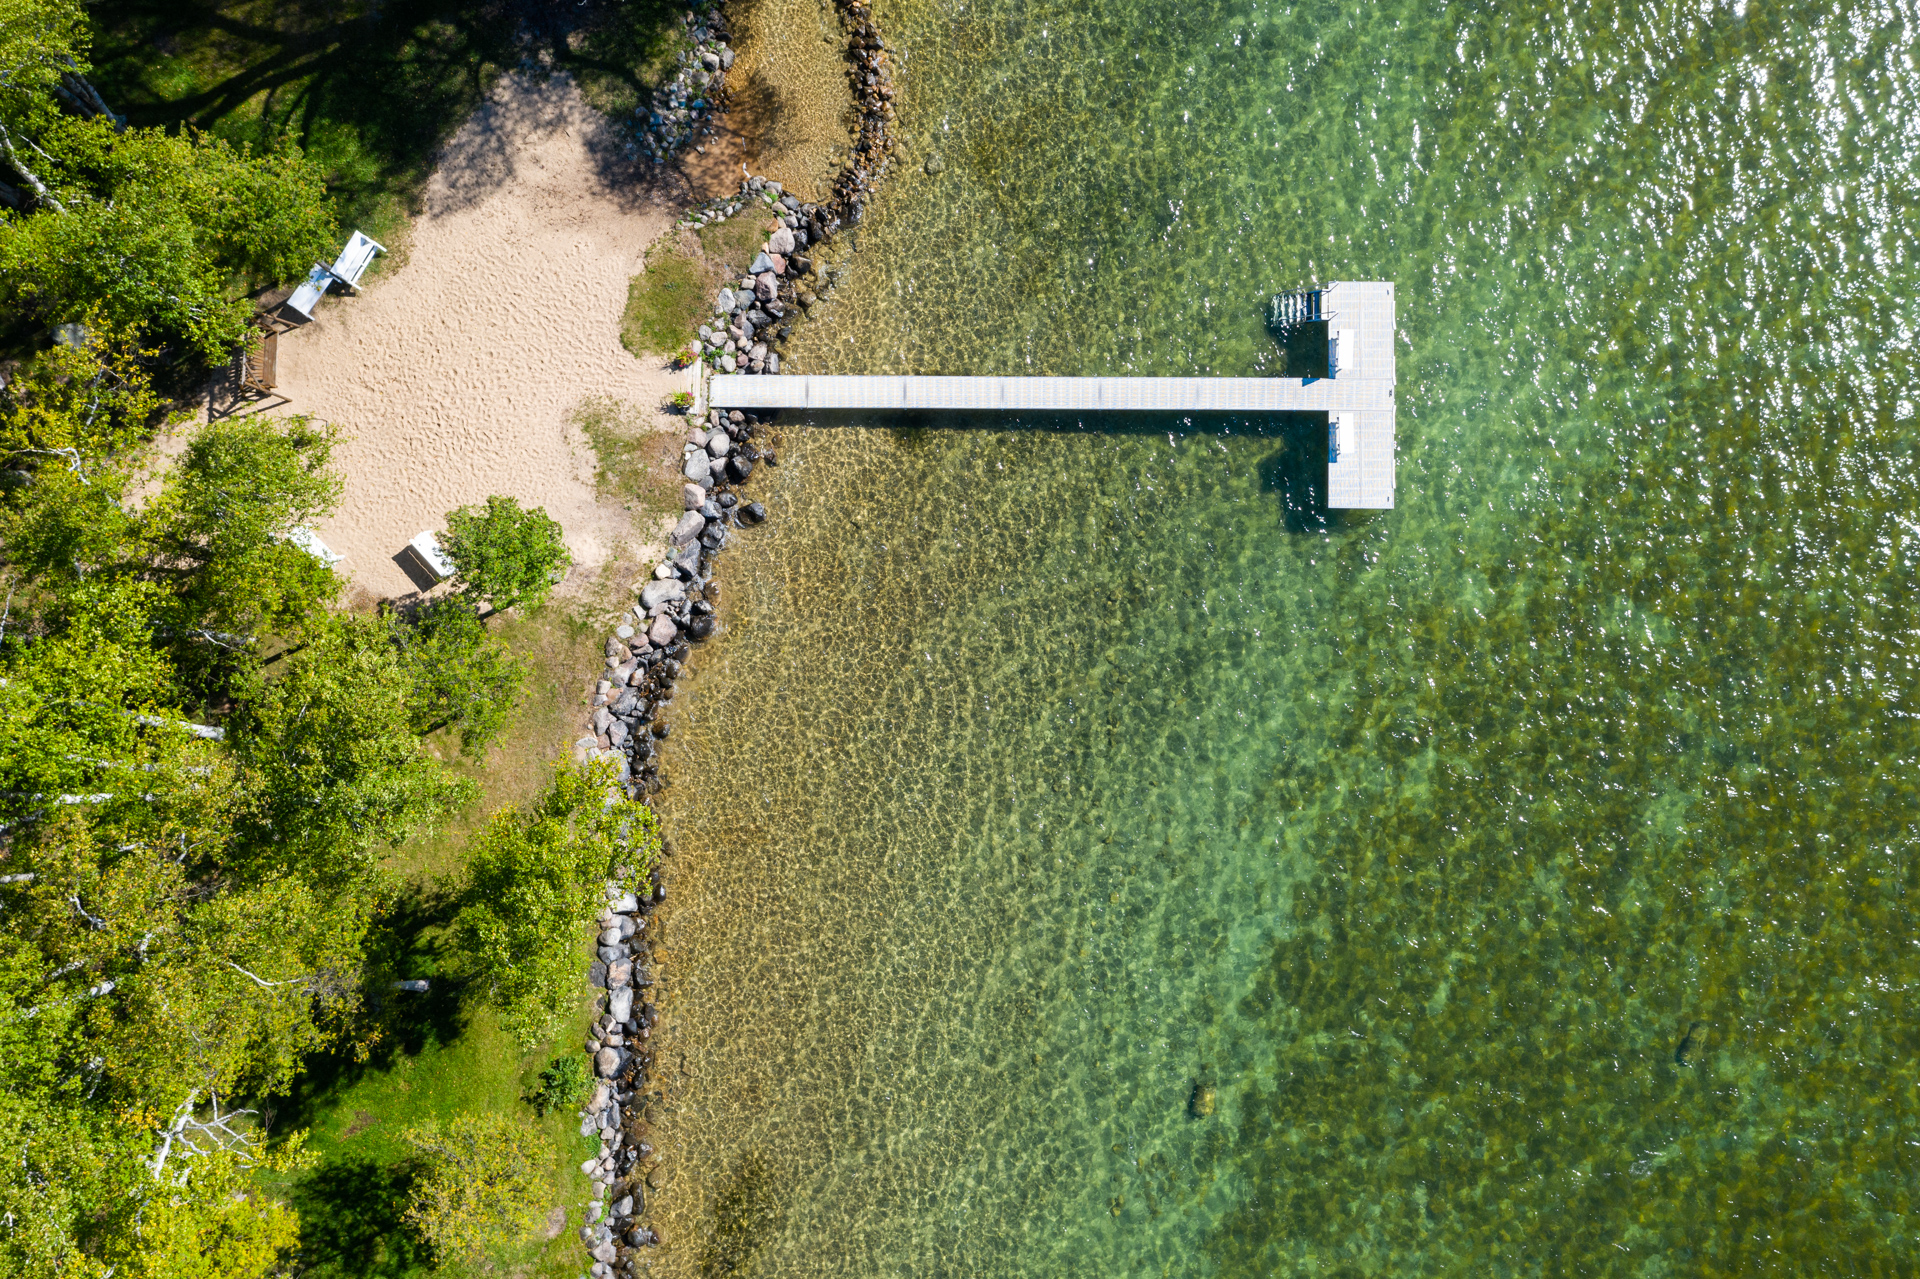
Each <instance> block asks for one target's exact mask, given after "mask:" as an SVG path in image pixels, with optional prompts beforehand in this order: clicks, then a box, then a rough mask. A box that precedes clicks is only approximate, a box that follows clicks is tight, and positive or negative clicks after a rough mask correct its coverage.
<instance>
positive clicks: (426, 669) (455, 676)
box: [393, 596, 527, 755]
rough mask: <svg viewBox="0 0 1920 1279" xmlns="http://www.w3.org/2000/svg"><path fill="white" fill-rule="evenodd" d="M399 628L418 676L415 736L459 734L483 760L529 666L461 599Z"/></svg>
mask: <svg viewBox="0 0 1920 1279" xmlns="http://www.w3.org/2000/svg"><path fill="white" fill-rule="evenodd" d="M393 627H394V630H393V633H394V639H395V642H396V643H397V644H399V645H400V647H401V650H402V651H403V652H404V653H405V654H406V656H407V661H408V663H409V665H410V666H411V668H412V670H413V672H414V684H413V698H412V702H411V705H412V716H413V720H412V722H413V728H414V731H415V732H418V733H422V734H425V733H432V732H436V731H438V730H439V729H442V728H454V729H458V730H459V733H460V747H461V750H462V751H463V752H465V753H466V754H469V755H478V754H479V753H480V752H481V751H482V750H484V749H485V748H486V746H487V744H488V743H489V742H491V741H493V739H494V738H495V737H497V736H499V734H500V730H501V729H502V728H504V727H505V726H506V722H507V716H508V714H509V713H511V712H512V710H513V708H514V706H515V704H517V703H518V702H519V700H520V695H521V689H522V687H523V686H524V684H525V682H526V677H527V664H526V662H525V661H523V660H522V659H520V658H518V657H515V656H514V655H513V654H512V653H510V652H508V651H507V646H506V645H505V644H503V643H501V642H500V641H499V640H498V639H495V638H494V637H493V636H491V635H489V634H488V633H487V627H486V623H485V622H483V621H481V620H480V618H479V616H478V615H477V614H476V613H475V612H474V611H473V609H472V607H471V606H470V605H469V604H468V602H467V601H466V600H465V599H463V598H461V597H459V596H443V597H442V598H440V599H436V600H431V601H429V602H428V603H426V604H425V605H423V606H421V608H420V609H419V610H418V611H417V612H416V613H415V614H414V615H413V616H412V617H411V618H400V617H395V618H394V619H393Z"/></svg>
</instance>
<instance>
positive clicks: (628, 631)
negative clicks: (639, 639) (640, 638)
mask: <svg viewBox="0 0 1920 1279" xmlns="http://www.w3.org/2000/svg"><path fill="white" fill-rule="evenodd" d="M613 633H614V635H615V637H617V638H619V639H623V640H627V639H632V638H633V628H632V627H631V626H616V627H614V628H613Z"/></svg>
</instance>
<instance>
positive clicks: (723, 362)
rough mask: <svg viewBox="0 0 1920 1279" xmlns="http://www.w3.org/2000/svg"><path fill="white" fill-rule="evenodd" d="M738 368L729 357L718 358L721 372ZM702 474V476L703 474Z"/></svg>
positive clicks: (729, 371) (737, 364)
mask: <svg viewBox="0 0 1920 1279" xmlns="http://www.w3.org/2000/svg"><path fill="white" fill-rule="evenodd" d="M739 367H740V362H739V361H738V360H736V359H734V358H733V357H732V356H731V355H723V356H721V357H720V369H721V371H722V372H725V373H732V372H734V371H736V370H737V369H738V368H739ZM688 465H692V464H691V463H689V464H688ZM702 474H704V472H703V473H702ZM688 478H689V479H691V478H692V477H691V476H689V477H688Z"/></svg>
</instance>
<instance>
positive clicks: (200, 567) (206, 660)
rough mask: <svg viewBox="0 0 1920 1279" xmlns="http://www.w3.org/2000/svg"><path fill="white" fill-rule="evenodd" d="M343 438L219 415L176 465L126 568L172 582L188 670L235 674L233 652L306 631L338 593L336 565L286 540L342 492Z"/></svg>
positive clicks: (290, 423) (309, 426) (303, 423)
mask: <svg viewBox="0 0 1920 1279" xmlns="http://www.w3.org/2000/svg"><path fill="white" fill-rule="evenodd" d="M335 440H336V432H335V431H334V430H333V429H332V428H331V427H322V426H317V425H315V424H314V423H313V422H312V421H311V420H310V419H308V418H304V417H295V418H289V419H286V420H284V421H274V420H271V419H263V418H232V419H227V420H224V421H219V422H210V423H208V424H207V425H206V426H203V427H201V428H200V429H199V431H198V432H196V433H195V435H194V436H193V438H192V440H191V441H190V442H189V443H188V445H187V448H186V452H185V453H183V454H182V455H181V457H180V459H179V461H178V462H177V463H176V464H175V465H174V466H173V467H172V468H171V469H170V470H169V471H168V472H167V474H166V477H165V479H164V480H163V482H162V484H161V489H160V493H159V495H158V496H157V497H155V499H154V500H153V501H152V502H151V503H150V504H149V505H148V507H147V509H146V510H145V511H144V512H143V513H142V515H141V516H140V517H139V519H138V522H137V530H138V531H137V543H136V544H135V545H134V546H133V547H132V548H131V549H130V560H129V562H128V564H127V565H126V567H127V568H129V569H130V570H132V571H137V572H139V573H141V574H142V575H144V576H150V577H153V578H155V579H157V580H159V581H162V582H164V583H166V585H167V586H168V588H169V592H170V596H171V607H170V608H169V609H168V610H167V617H166V621H165V624H166V628H167V630H168V631H169V633H170V634H171V636H172V637H174V638H175V639H177V640H178V641H179V642H180V643H182V644H184V645H186V646H187V647H185V648H184V649H183V650H182V652H181V654H180V662H181V665H182V666H183V667H186V668H189V669H191V668H193V667H195V666H198V665H203V664H204V665H207V666H208V667H210V668H211V669H213V670H214V671H217V672H226V671H228V670H230V669H232V668H233V667H234V665H235V663H234V659H233V656H232V655H233V654H235V653H237V652H238V651H240V650H245V649H250V648H253V647H255V646H256V644H257V641H258V640H259V638H260V637H261V636H262V635H265V634H268V633H275V634H280V635H286V634H288V633H290V632H297V631H300V630H301V629H303V628H304V627H305V625H306V624H307V621H308V620H309V619H310V618H312V617H313V616H315V615H316V614H318V613H319V612H320V610H322V609H323V608H324V607H325V606H326V605H327V604H328V603H330V602H331V601H332V600H333V598H334V596H335V595H336V594H337V593H338V591H339V588H340V584H339V580H338V579H337V578H336V577H335V576H334V572H333V569H332V568H331V567H330V566H329V565H327V564H324V563H322V562H321V561H320V560H318V559H316V558H314V557H313V556H312V555H310V554H308V553H307V552H306V551H305V550H303V549H301V548H300V547H299V546H297V545H295V544H294V543H293V542H291V541H289V540H288V536H289V535H290V534H291V533H292V532H293V531H294V529H296V528H299V527H302V526H305V525H309V524H311V523H313V522H314V521H315V520H318V519H321V518H323V517H324V516H326V515H328V514H330V513H331V512H332V511H333V508H334V506H335V505H336V504H337V503H338V501H339V499H340V493H341V488H342V482H341V479H340V476H339V474H338V473H337V472H335V471H334V470H333V466H332V463H333V448H334V443H335ZM196 655H197V656H196ZM223 655H224V656H223ZM244 664H245V663H242V665H244Z"/></svg>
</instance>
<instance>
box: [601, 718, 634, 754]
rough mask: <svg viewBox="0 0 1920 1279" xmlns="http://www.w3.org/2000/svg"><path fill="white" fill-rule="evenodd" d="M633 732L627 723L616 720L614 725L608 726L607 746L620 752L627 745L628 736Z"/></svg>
mask: <svg viewBox="0 0 1920 1279" xmlns="http://www.w3.org/2000/svg"><path fill="white" fill-rule="evenodd" d="M631 731H632V730H631V729H629V728H628V727H627V725H626V722H625V721H623V720H617V719H616V720H615V721H613V723H611V724H609V725H607V744H608V745H610V746H611V747H613V749H614V750H619V749H620V748H621V747H622V746H625V745H626V744H627V735H628V733H630V732H631Z"/></svg>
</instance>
